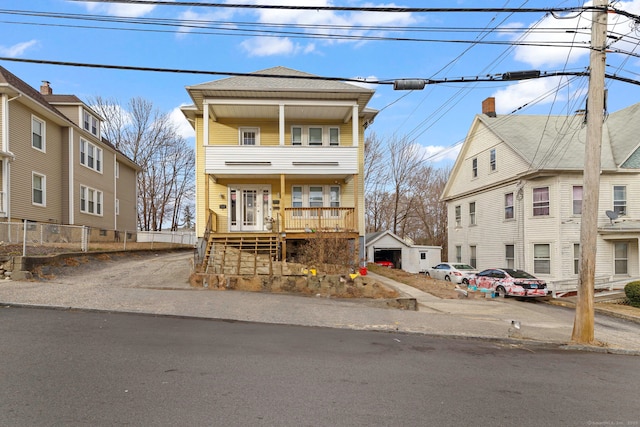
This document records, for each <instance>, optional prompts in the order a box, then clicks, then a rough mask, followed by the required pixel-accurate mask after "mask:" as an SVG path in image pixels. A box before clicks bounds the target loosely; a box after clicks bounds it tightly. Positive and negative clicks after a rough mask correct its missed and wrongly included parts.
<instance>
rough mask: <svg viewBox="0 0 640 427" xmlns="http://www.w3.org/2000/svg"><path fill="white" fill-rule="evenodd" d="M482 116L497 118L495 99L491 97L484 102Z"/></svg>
mask: <svg viewBox="0 0 640 427" xmlns="http://www.w3.org/2000/svg"><path fill="white" fill-rule="evenodd" d="M482 114H486V115H487V116H489V117H496V99H495V98H494V97H489V98H487V99H485V100H484V101H482Z"/></svg>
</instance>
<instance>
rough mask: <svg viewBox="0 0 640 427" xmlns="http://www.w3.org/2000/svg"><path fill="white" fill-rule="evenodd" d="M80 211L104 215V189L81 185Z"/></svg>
mask: <svg viewBox="0 0 640 427" xmlns="http://www.w3.org/2000/svg"><path fill="white" fill-rule="evenodd" d="M80 211H81V212H84V213H89V214H93V215H102V191H99V190H96V189H94V188H90V187H86V186H84V185H81V186H80Z"/></svg>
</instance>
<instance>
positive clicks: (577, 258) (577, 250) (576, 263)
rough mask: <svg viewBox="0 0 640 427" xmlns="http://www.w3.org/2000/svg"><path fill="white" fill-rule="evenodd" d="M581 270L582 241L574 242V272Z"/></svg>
mask: <svg viewBox="0 0 640 427" xmlns="http://www.w3.org/2000/svg"><path fill="white" fill-rule="evenodd" d="M579 271H580V243H574V244H573V274H578V272H579Z"/></svg>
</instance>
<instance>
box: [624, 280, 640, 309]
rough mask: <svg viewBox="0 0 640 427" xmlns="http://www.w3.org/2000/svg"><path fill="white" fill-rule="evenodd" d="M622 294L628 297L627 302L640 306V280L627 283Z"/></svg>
mask: <svg viewBox="0 0 640 427" xmlns="http://www.w3.org/2000/svg"><path fill="white" fill-rule="evenodd" d="M624 294H625V295H626V296H627V298H628V299H629V304H631V305H632V306H634V307H638V308H640V280H637V281H635V282H629V283H627V285H626V286H625V287H624Z"/></svg>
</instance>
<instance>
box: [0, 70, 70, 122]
mask: <svg viewBox="0 0 640 427" xmlns="http://www.w3.org/2000/svg"><path fill="white" fill-rule="evenodd" d="M0 85H4V86H8V87H12V88H13V89H15V91H16V95H17V94H23V95H25V96H27V97H28V98H30V99H31V100H33V101H34V102H35V103H37V104H38V105H39V106H41V107H43V108H45V109H47V110H48V111H49V112H50V113H53V114H54V115H56V116H57V117H58V118H60V119H62V120H64V122H66V123H71V121H70V120H69V119H68V118H67V116H65V115H64V114H62V113H61V112H60V111H58V110H57V109H56V108H55V107H54V106H53V105H51V104H49V103H48V102H47V100H46V99H45V97H44V96H43V95H42V94H41V93H40V91H37V90H35V89H34V88H32V87H31V86H30V85H29V84H27V83H26V82H25V81H24V80H22V79H20V78H19V77H18V76H16V75H15V74H13V73H11V72H10V71H9V70H7V69H6V68H4V67H2V66H0Z"/></svg>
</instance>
